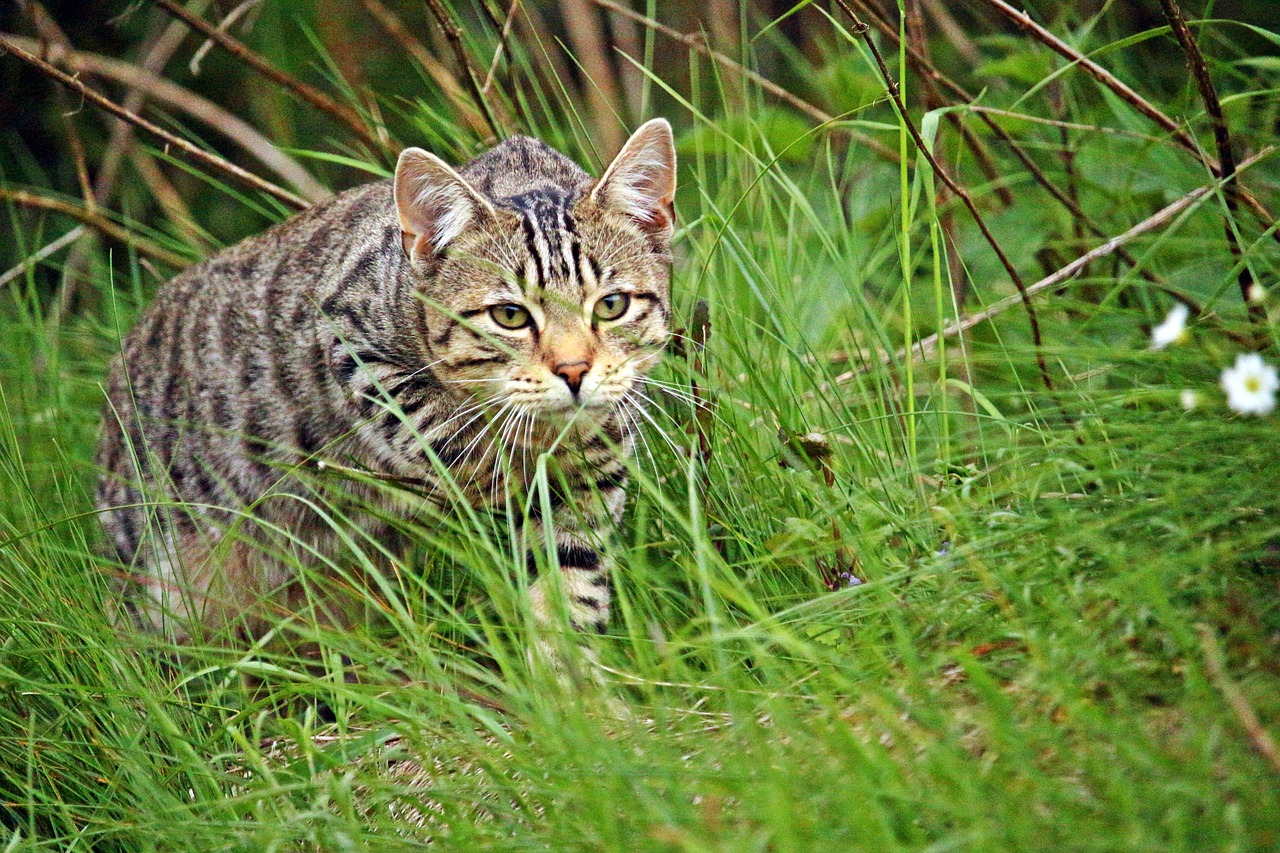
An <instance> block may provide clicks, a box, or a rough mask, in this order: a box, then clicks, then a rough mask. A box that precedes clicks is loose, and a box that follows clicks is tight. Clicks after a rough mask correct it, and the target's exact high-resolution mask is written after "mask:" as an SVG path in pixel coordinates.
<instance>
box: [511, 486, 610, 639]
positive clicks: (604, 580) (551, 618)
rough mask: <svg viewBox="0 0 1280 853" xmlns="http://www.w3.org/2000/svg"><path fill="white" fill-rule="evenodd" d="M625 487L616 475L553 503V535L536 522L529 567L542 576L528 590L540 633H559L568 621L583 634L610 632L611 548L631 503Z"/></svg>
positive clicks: (538, 519)
mask: <svg viewBox="0 0 1280 853" xmlns="http://www.w3.org/2000/svg"><path fill="white" fill-rule="evenodd" d="M624 486H625V479H622V478H620V477H619V476H617V475H615V476H612V477H608V478H602V479H601V480H599V481H597V482H594V483H587V484H584V486H583V487H582V488H581V489H579V490H572V491H570V492H569V494H567V495H565V496H564V499H563V500H555V501H553V506H552V514H551V522H550V523H551V529H550V531H549V535H548V531H547V530H546V528H545V527H544V526H543V524H544V521H543V520H542V519H541V518H535V519H534V522H535V523H534V525H533V529H531V530H530V538H529V566H530V568H531V569H534V568H537V567H538V566H539V565H540V566H541V568H542V571H540V572H539V573H538V576H537V577H536V579H535V580H534V582H533V584H532V585H531V586H530V588H529V598H530V608H531V611H532V613H533V617H534V622H535V627H536V628H537V629H538V630H539V631H540V632H543V633H546V632H548V631H550V632H554V631H555V629H556V628H557V627H560V626H563V625H565V624H566V621H567V624H568V626H569V627H570V628H572V629H573V630H574V631H578V632H582V633H596V634H601V633H604V631H605V630H606V629H607V627H608V624H609V600H610V590H609V584H610V578H611V575H612V569H613V559H612V556H611V554H610V545H611V539H612V536H613V531H614V529H615V528H616V527H617V523H618V521H619V519H620V518H621V516H622V508H623V504H624V502H625V500H626V493H625V491H624ZM557 497H559V496H557ZM552 543H554V549H553V548H552V547H551V546H552ZM539 556H541V557H542V558H543V559H541V560H540V559H538V557H539Z"/></svg>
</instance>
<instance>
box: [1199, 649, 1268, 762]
mask: <svg viewBox="0 0 1280 853" xmlns="http://www.w3.org/2000/svg"><path fill="white" fill-rule="evenodd" d="M1196 632H1197V633H1198V634H1199V635H1200V648H1201V649H1203V650H1204V670H1205V674H1206V675H1208V676H1209V682H1210V683H1211V684H1212V685H1213V686H1214V687H1216V688H1217V689H1218V692H1219V693H1221V694H1222V698H1224V699H1226V700H1227V704H1228V705H1229V706H1231V710H1232V711H1234V712H1235V715H1236V719H1238V720H1239V721H1240V725H1241V726H1242V727H1243V728H1244V732H1245V734H1246V735H1247V736H1248V738H1249V743H1250V744H1252V745H1253V748H1254V750H1256V751H1257V753H1258V754H1259V755H1261V756H1262V757H1263V759H1265V760H1266V762H1267V763H1268V764H1270V765H1271V769H1272V770H1274V771H1276V772H1277V773H1280V749H1277V748H1276V742H1275V740H1273V739H1272V737H1271V733H1270V732H1268V731H1267V730H1266V728H1265V727H1264V726H1263V725H1262V721H1261V720H1259V719H1258V714H1257V712H1256V711H1254V710H1253V706H1252V705H1250V704H1249V698H1248V697H1247V696H1245V695H1244V691H1243V690H1241V689H1240V686H1239V685H1238V684H1236V683H1235V682H1234V681H1232V680H1231V678H1230V676H1228V675H1227V667H1226V664H1225V663H1224V662H1223V660H1222V649H1221V648H1220V647H1219V645H1218V638H1217V637H1215V636H1214V633H1213V629H1212V628H1210V627H1209V626H1208V625H1197V626H1196Z"/></svg>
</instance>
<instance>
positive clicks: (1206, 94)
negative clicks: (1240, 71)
mask: <svg viewBox="0 0 1280 853" xmlns="http://www.w3.org/2000/svg"><path fill="white" fill-rule="evenodd" d="M1160 6H1161V8H1163V9H1164V16H1165V18H1166V19H1168V21H1169V26H1170V28H1172V30H1173V35H1174V38H1176V39H1177V40H1178V44H1179V45H1180V46H1181V47H1182V52H1183V53H1184V54H1186V57H1187V66H1188V67H1189V68H1190V69H1191V76H1192V77H1194V78H1195V81H1196V88H1198V89H1199V90H1200V100H1202V101H1204V111H1205V112H1206V113H1207V114H1208V116H1209V125H1210V126H1211V127H1212V128H1213V143H1214V146H1215V147H1216V148H1217V149H1218V174H1220V175H1221V176H1222V177H1224V178H1230V177H1232V176H1233V175H1235V173H1236V157H1235V154H1234V153H1233V152H1232V151H1231V134H1230V133H1229V132H1228V131H1227V120H1226V118H1224V117H1223V115H1222V104H1221V103H1220V102H1219V101H1218V93H1217V92H1216V91H1214V88H1213V80H1212V79H1210V77H1209V68H1208V66H1206V65H1205V62H1204V56H1203V55H1202V54H1201V53H1200V47H1199V46H1198V45H1197V44H1196V40H1195V39H1194V38H1192V36H1191V30H1190V29H1189V28H1188V27H1187V22H1186V20H1185V19H1184V18H1183V17H1182V10H1181V9H1179V8H1178V4H1177V3H1176V2H1175V0H1160ZM1223 197H1224V198H1225V199H1226V202H1227V213H1228V217H1227V220H1226V222H1224V223H1223V227H1224V229H1225V230H1226V233H1227V245H1228V246H1229V247H1230V248H1231V256H1232V257H1233V258H1234V259H1235V260H1236V261H1237V262H1239V261H1240V259H1241V257H1242V256H1243V252H1241V250H1240V240H1239V238H1237V236H1236V231H1235V228H1233V227H1232V217H1234V216H1235V214H1236V211H1238V210H1239V209H1240V185H1239V184H1237V183H1236V182H1235V181H1230V182H1228V183H1227V184H1226V185H1225V186H1224V187H1223ZM1239 281H1240V295H1241V296H1242V297H1243V298H1244V304H1245V310H1246V311H1248V314H1249V319H1250V320H1252V321H1253V322H1254V323H1255V324H1258V325H1260V324H1262V323H1265V322H1266V320H1267V314H1266V311H1264V310H1263V308H1262V306H1261V305H1258V304H1255V303H1254V300H1252V299H1250V298H1249V294H1250V291H1251V290H1253V273H1252V272H1250V270H1249V265H1248V264H1245V263H1241V264H1240V277H1239Z"/></svg>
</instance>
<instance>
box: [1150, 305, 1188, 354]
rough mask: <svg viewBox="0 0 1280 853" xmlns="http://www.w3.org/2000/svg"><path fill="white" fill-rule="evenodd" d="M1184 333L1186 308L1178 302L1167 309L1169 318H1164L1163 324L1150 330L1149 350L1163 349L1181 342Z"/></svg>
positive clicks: (1185, 331) (1185, 329) (1185, 328)
mask: <svg viewBox="0 0 1280 853" xmlns="http://www.w3.org/2000/svg"><path fill="white" fill-rule="evenodd" d="M1186 333H1187V306H1185V305H1183V304H1182V303H1181V302H1179V303H1178V304H1176V305H1174V306H1173V308H1171V309H1169V316H1168V317H1165V318H1164V322H1163V323H1161V324H1160V325H1159V326H1156V327H1155V328H1154V329H1152V330H1151V348H1152V349H1164V348H1165V347H1167V346H1168V345H1169V344H1172V343H1176V342H1177V341H1179V340H1181V339H1182V337H1183V335H1185V334H1186Z"/></svg>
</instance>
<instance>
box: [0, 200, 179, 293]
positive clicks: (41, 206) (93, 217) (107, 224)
mask: <svg viewBox="0 0 1280 853" xmlns="http://www.w3.org/2000/svg"><path fill="white" fill-rule="evenodd" d="M0 201H5V202H12V203H13V204H17V205H20V206H22V207H30V208H33V209H36V210H48V211H52V212H54V213H60V214H62V215H63V216H68V217H70V218H72V219H74V220H76V221H77V222H81V223H84V224H85V225H88V226H89V227H91V228H94V229H96V230H98V231H100V232H102V233H103V234H104V235H106V236H107V237H110V238H111V239H113V240H117V241H119V242H121V243H125V244H128V245H130V246H133V247H134V248H136V249H137V250H138V251H139V252H142V253H143V254H145V255H150V256H151V257H153V258H155V259H156V260H159V261H163V262H164V263H166V264H168V265H169V266H171V267H176V268H178V269H181V268H183V267H188V266H190V265H191V259H190V258H188V257H185V256H183V255H179V254H178V253H177V252H172V251H170V250H168V249H166V248H164V247H163V246H159V245H157V244H156V243H153V242H152V241H150V240H148V239H146V238H145V237H140V236H138V235H137V234H134V233H133V232H131V231H130V230H129V229H127V228H125V227H124V226H122V225H119V224H117V223H115V222H112V221H111V220H110V219H108V218H107V217H105V216H103V215H102V214H101V213H99V212H97V211H96V210H90V209H89V208H88V207H85V206H84V205H80V204H76V203H74V202H70V201H65V200H63V199H60V198H51V197H49V196H43V195H38V194H36V193H33V192H27V191H26V190H15V189H11V188H9V187H0ZM6 275H7V273H6Z"/></svg>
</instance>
